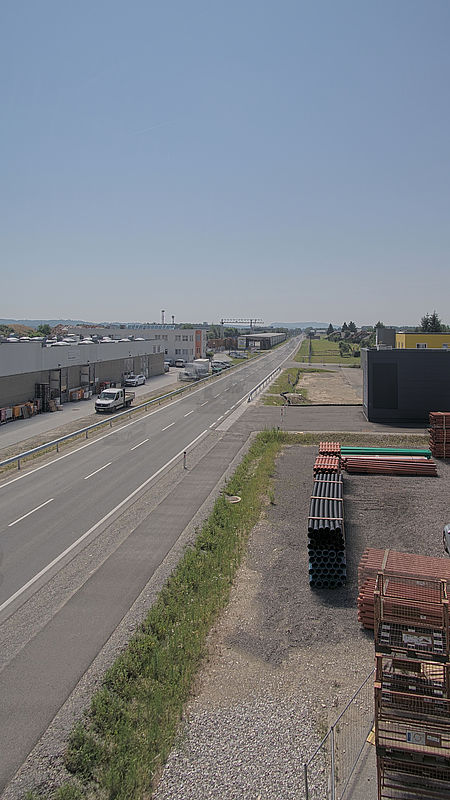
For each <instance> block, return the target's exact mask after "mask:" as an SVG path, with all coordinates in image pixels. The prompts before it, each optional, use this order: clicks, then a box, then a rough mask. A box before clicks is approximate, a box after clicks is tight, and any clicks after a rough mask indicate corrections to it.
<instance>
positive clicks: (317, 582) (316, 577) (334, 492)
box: [308, 472, 346, 589]
mask: <svg viewBox="0 0 450 800" xmlns="http://www.w3.org/2000/svg"><path fill="white" fill-rule="evenodd" d="M343 505H344V502H343V491H342V478H341V475H340V474H339V473H337V472H323V473H316V475H315V477H314V487H313V493H312V495H311V502H310V508H309V518H308V555H309V583H310V585H311V587H312V588H315V589H325V588H327V589H336V588H338V587H340V586H343V585H344V584H345V578H346V559H345V538H344V519H343V517H344V514H343Z"/></svg>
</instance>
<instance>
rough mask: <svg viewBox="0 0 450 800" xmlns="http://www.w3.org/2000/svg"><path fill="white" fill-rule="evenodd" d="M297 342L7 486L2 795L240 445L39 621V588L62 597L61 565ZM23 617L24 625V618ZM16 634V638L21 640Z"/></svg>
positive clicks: (3, 489) (2, 533)
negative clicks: (56, 588) (57, 586)
mask: <svg viewBox="0 0 450 800" xmlns="http://www.w3.org/2000/svg"><path fill="white" fill-rule="evenodd" d="M292 349H293V344H292V342H289V343H288V344H287V345H286V346H284V347H282V348H278V349H277V350H276V351H274V352H273V353H270V354H268V355H267V356H263V357H262V358H260V359H258V360H255V361H254V362H251V363H249V364H246V365H244V366H243V367H240V368H239V369H237V370H233V371H230V372H226V373H225V374H223V376H220V377H219V378H218V379H217V380H215V381H213V382H211V383H209V384H208V385H206V386H205V387H203V388H200V387H199V388H198V389H197V390H195V391H193V392H191V393H190V394H188V395H186V396H185V397H183V398H180V399H178V400H177V401H175V402H174V403H172V404H171V405H170V406H165V407H162V408H160V409H157V410H154V411H152V412H151V413H149V414H147V415H146V416H144V417H140V418H139V419H136V420H132V421H130V422H126V423H125V424H124V425H123V427H122V428H120V429H117V430H113V431H111V432H108V433H106V434H105V435H103V436H102V437H100V438H98V439H95V440H93V441H91V442H87V443H85V444H84V445H82V446H81V447H79V448H78V449H77V450H73V451H71V452H70V453H67V454H65V455H62V456H59V457H56V458H54V459H53V460H52V461H50V462H48V463H45V464H42V465H40V466H37V467H36V468H35V469H31V470H30V471H28V472H26V473H24V474H23V475H19V476H14V477H12V478H11V477H10V478H8V479H5V480H3V482H2V483H1V484H0V507H1V511H2V514H1V520H2V522H1V526H0V559H1V560H0V569H1V574H0V581H1V582H0V623H2V624H1V627H0V641H1V642H2V650H3V654H4V656H3V659H2V661H3V667H2V677H1V679H0V709H1V712H0V713H1V724H0V731H1V733H0V752H1V753H2V759H1V763H0V791H2V790H3V788H4V787H5V786H6V784H7V783H8V781H9V780H10V779H11V777H12V775H13V774H14V772H15V771H16V770H17V769H18V767H19V766H20V765H21V764H22V762H23V761H24V759H25V758H26V756H27V754H28V753H29V751H30V750H31V749H32V747H33V746H34V744H35V743H36V741H37V740H38V739H39V737H40V736H41V735H42V733H43V731H45V729H46V728H47V726H48V724H49V723H50V721H51V720H52V719H53V717H54V715H55V713H56V712H57V711H58V709H59V708H60V707H61V705H62V704H63V703H64V701H65V700H66V698H67V697H68V696H69V695H70V693H71V691H72V690H73V688H74V686H75V685H76V684H77V682H78V681H79V679H80V677H81V676H82V675H83V673H84V672H85V670H86V669H87V667H88V666H89V664H90V663H91V662H92V660H93V658H94V657H95V655H96V654H97V653H98V652H99V650H100V649H101V647H102V646H103V644H104V643H105V641H107V639H108V637H109V636H110V635H111V633H112V632H113V631H114V629H115V627H116V626H117V624H118V623H119V622H120V620H121V619H122V617H123V615H124V613H126V611H127V610H128V609H129V608H130V606H131V604H132V603H133V601H134V600H135V598H136V597H137V595H138V594H139V592H140V591H141V589H142V587H143V586H144V585H145V583H146V581H148V579H149V577H150V576H151V574H152V571H153V570H154V569H155V568H156V567H157V566H158V565H159V564H160V563H161V561H162V559H163V558H164V556H165V555H166V554H167V552H169V550H170V548H171V547H172V545H173V543H174V541H175V538H176V536H178V535H179V533H180V532H181V531H182V530H183V529H184V527H185V526H186V525H187V523H188V522H189V520H190V518H191V516H192V514H193V513H195V511H196V510H197V508H198V507H199V505H200V504H201V502H202V498H204V493H205V491H206V492H208V487H209V486H210V484H211V481H213V484H212V485H214V480H219V479H220V476H221V475H222V474H223V471H224V468H226V466H227V465H228V463H229V460H230V458H231V457H232V456H233V454H234V450H233V448H234V449H235V450H236V448H238V447H239V443H233V442H232V443H231V444H230V445H229V447H230V448H231V449H230V451H229V452H226V451H224V452H223V453H222V455H221V456H220V457H216V458H215V459H214V458H213V459H210V462H205V464H204V465H203V473H202V462H200V464H199V468H198V470H193V472H192V476H189V480H190V483H189V480H188V481H187V482H186V487H185V490H184V491H185V492H186V494H185V496H184V498H183V497H181V496H178V497H177V498H176V501H175V502H174V501H173V500H172V502H170V501H169V502H167V503H166V505H165V506H164V504H161V507H159V508H157V509H156V511H154V514H153V521H152V525H151V526H150V528H149V526H148V525H145V526H144V527H143V526H142V523H139V524H137V525H136V526H135V527H134V528H132V529H130V530H129V531H128V532H127V535H126V536H125V538H124V539H123V541H122V543H121V544H120V545H118V546H117V547H116V548H115V549H114V550H113V551H112V552H111V554H109V556H108V557H107V558H106V560H105V561H104V562H103V563H101V561H99V563H98V564H97V565H96V566H95V568H94V569H93V570H91V573H92V574H91V573H89V572H88V573H87V577H86V579H83V582H82V583H81V584H80V585H78V586H75V585H74V586H72V585H68V586H67V587H64V591H63V592H62V594H61V598H62V599H61V600H60V601H59V600H58V603H59V607H58V608H55V609H54V610H51V609H50V606H51V603H50V604H49V608H48V609H46V608H44V609H42V610H41V611H39V612H37V616H38V617H40V618H39V619H32V616H33V603H34V598H35V593H37V591H38V590H40V589H41V588H42V586H43V585H45V588H47V585H48V587H49V588H48V592H49V593H50V599H51V591H52V590H51V586H52V581H53V579H55V581H56V579H57V577H58V574H59V571H60V570H61V568H62V567H63V566H65V565H67V563H68V562H69V560H70V562H71V560H72V559H73V557H74V555H75V554H77V553H79V552H81V550H82V548H84V546H85V545H86V543H88V542H89V541H90V540H91V539H95V537H96V536H97V535H98V532H99V531H103V530H105V529H107V527H108V525H109V524H110V523H112V522H113V521H114V520H116V519H117V518H118V517H119V515H120V514H121V513H122V512H123V511H124V510H125V509H128V508H129V507H130V506H131V505H132V504H133V503H134V502H135V501H136V500H137V499H139V498H140V497H142V493H143V491H144V490H145V489H147V488H148V487H150V486H151V485H152V484H153V483H154V482H156V479H157V478H159V477H160V476H161V474H162V473H163V472H164V471H165V469H166V467H167V465H168V464H170V463H175V462H179V461H180V459H182V458H183V451H186V450H187V451H188V453H189V452H190V448H192V447H193V446H194V445H195V443H197V442H201V441H204V440H205V439H206V438H207V437H208V434H209V432H211V431H214V429H215V428H217V426H220V425H221V424H223V423H224V421H226V418H227V416H228V415H231V414H232V412H233V411H234V410H236V408H237V407H238V406H239V405H240V404H242V403H244V404H245V403H246V398H247V395H248V392H249V390H250V389H251V388H253V387H254V386H255V385H256V384H257V383H258V382H259V381H260V380H261V379H262V378H264V377H265V376H266V375H267V374H268V373H269V372H270V371H271V370H272V369H274V367H275V366H277V365H278V364H279V363H280V362H281V361H282V359H283V358H284V357H286V355H287V353H288V352H290V351H291V350H292ZM219 452H220V448H219ZM209 490H210V489H209ZM197 494H198V498H197V496H196V495H197ZM158 514H159V515H160V518H159V520H158ZM74 563H76V559H75V560H74ZM25 601H28V602H27V603H26V605H25V606H24V603H25ZM22 606H23V607H24V609H26V614H27V615H29V616H30V620H29V621H28V619H27V617H25V620H24V615H23V610H22ZM19 612H20V613H21V614H22V616H21V617H20V619H21V626H19V625H15V624H14V623H15V619H16V615H17V618H19ZM22 627H23V633H22ZM19 628H21V629H20V630H19ZM30 631H31V632H30ZM3 634H4V639H3ZM8 636H10V637H11V636H12V638H14V639H15V645H14V647H12V646H11V645H10V642H9V641H8ZM21 637H23V638H22V639H21ZM8 652H11V656H10V657H9V656H8Z"/></svg>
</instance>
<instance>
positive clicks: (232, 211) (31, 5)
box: [0, 0, 450, 324]
mask: <svg viewBox="0 0 450 800" xmlns="http://www.w3.org/2000/svg"><path fill="white" fill-rule="evenodd" d="M449 41H450V2H449V1H448V0H420V1H419V0H376V2H373V1H371V2H368V0H326V1H325V0H310V1H309V2H302V0H270V1H268V0H221V1H220V2H217V1H216V0H201V1H200V0H189V1H188V0H184V1H183V2H180V0H159V2H152V0H146V1H145V2H144V0H128V2H125V0H123V2H117V1H116V0H77V2H69V1H68V0H38V2H35V0H22V2H17V0H1V2H0V82H1V83H0V93H1V122H0V240H1V262H2V263H1V274H2V283H1V303H0V317H15V318H23V317H30V318H54V317H64V318H80V319H87V320H93V321H97V320H124V321H125V320H138V321H144V322H145V321H152V320H155V319H156V320H157V319H159V317H160V310H161V309H162V308H164V309H165V310H166V314H167V316H170V315H171V314H175V317H176V320H177V321H182V320H183V321H186V320H197V321H198V320H200V321H201V320H207V321H210V322H211V321H215V320H218V319H220V317H222V316H225V317H240V316H244V317H246V316H252V317H253V316H260V317H262V318H263V319H264V320H265V322H267V323H269V322H272V321H275V320H284V321H302V320H318V321H320V320H324V321H332V322H335V323H341V322H342V321H343V320H349V319H350V318H351V319H354V320H355V321H356V322H357V323H359V324H364V323H367V324H370V323H374V322H376V321H377V320H378V319H381V320H383V321H384V322H385V323H391V324H395V323H399V324H401V323H405V324H415V323H417V322H418V321H419V318H420V317H421V316H422V315H423V314H424V313H425V312H427V311H429V312H432V311H433V309H436V310H437V311H438V314H439V315H440V316H441V318H442V319H443V320H444V321H445V322H447V323H450V312H449V311H448V298H449V296H450V269H449V253H450V158H449V143H450V104H449V86H450V47H449Z"/></svg>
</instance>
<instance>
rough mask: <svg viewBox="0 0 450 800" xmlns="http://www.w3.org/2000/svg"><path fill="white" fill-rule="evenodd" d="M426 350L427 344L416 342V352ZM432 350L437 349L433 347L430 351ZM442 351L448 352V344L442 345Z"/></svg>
mask: <svg viewBox="0 0 450 800" xmlns="http://www.w3.org/2000/svg"><path fill="white" fill-rule="evenodd" d="M426 349H427V343H426V342H417V344H416V350H426ZM434 349H438V348H434V347H433V348H432V350H434ZM442 349H443V350H448V344H443V345H442Z"/></svg>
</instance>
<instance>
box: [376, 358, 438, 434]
mask: <svg viewBox="0 0 450 800" xmlns="http://www.w3.org/2000/svg"><path fill="white" fill-rule="evenodd" d="M361 368H362V370H363V409H364V413H365V415H366V417H367V419H368V420H369V421H370V422H397V423H398V422H426V421H428V414H429V413H430V411H450V351H448V350H408V349H405V350H362V351H361Z"/></svg>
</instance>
